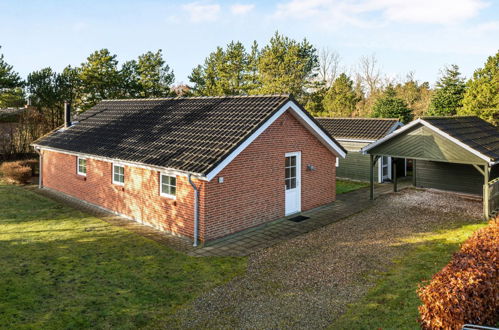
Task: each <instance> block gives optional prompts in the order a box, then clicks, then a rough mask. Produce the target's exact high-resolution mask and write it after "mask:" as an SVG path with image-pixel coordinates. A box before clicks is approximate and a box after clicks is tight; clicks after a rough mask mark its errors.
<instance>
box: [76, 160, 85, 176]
mask: <svg viewBox="0 0 499 330" xmlns="http://www.w3.org/2000/svg"><path fill="white" fill-rule="evenodd" d="M80 160H84V161H85V172H80ZM76 174H78V175H82V176H87V159H86V158H85V157H76Z"/></svg>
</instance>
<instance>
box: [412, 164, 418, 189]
mask: <svg viewBox="0 0 499 330" xmlns="http://www.w3.org/2000/svg"><path fill="white" fill-rule="evenodd" d="M412 185H413V186H414V187H416V185H417V181H416V160H415V159H413V160H412Z"/></svg>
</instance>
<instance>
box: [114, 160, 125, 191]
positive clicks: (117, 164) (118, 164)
mask: <svg viewBox="0 0 499 330" xmlns="http://www.w3.org/2000/svg"><path fill="white" fill-rule="evenodd" d="M115 166H119V167H122V168H123V182H120V181H115V180H114V167H115ZM112 172H113V173H112V175H113V184H116V185H118V186H124V185H125V165H123V164H120V163H113V171H112Z"/></svg>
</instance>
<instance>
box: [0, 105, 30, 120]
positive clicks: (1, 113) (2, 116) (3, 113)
mask: <svg viewBox="0 0 499 330" xmlns="http://www.w3.org/2000/svg"><path fill="white" fill-rule="evenodd" d="M25 110H26V109H25V108H5V109H0V122H2V123H14V122H18V121H19V118H20V117H21V115H22V113H23V112H24V111H25Z"/></svg>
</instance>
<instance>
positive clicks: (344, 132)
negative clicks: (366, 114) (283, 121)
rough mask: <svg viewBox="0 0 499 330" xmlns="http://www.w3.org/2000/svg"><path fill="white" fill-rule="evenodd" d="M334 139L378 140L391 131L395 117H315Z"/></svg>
mask: <svg viewBox="0 0 499 330" xmlns="http://www.w3.org/2000/svg"><path fill="white" fill-rule="evenodd" d="M316 119H317V121H318V122H319V123H320V124H321V125H322V127H324V128H325V129H326V130H327V131H328V133H329V134H331V135H332V136H333V137H334V138H335V139H358V140H378V139H381V138H382V137H384V136H385V135H387V134H388V133H390V132H391V130H392V128H393V127H394V125H395V124H396V123H398V120H397V119H383V118H316Z"/></svg>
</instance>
